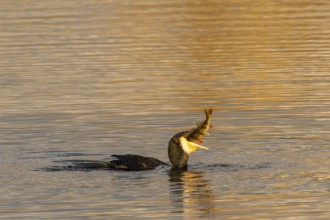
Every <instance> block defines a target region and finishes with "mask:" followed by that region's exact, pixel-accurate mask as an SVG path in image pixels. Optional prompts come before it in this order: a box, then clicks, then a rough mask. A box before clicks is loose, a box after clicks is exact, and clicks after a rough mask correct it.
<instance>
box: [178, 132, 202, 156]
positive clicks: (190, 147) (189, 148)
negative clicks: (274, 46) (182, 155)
mask: <svg viewBox="0 0 330 220" xmlns="http://www.w3.org/2000/svg"><path fill="white" fill-rule="evenodd" d="M180 144H181V146H182V149H183V150H184V151H185V152H186V153H187V154H191V153H192V152H195V151H196V150H198V149H205V150H208V148H207V147H204V146H201V145H199V144H196V143H193V142H190V141H188V140H187V139H186V138H185V137H183V136H181V137H180Z"/></svg>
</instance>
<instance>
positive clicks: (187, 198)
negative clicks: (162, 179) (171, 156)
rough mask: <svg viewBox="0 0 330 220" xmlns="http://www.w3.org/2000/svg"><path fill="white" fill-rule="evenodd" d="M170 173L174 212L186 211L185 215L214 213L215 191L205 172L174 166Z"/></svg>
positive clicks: (209, 214)
mask: <svg viewBox="0 0 330 220" xmlns="http://www.w3.org/2000/svg"><path fill="white" fill-rule="evenodd" d="M168 175H169V177H170V178H169V182H170V200H171V203H172V205H173V210H172V212H173V213H184V214H185V217H187V216H190V215H196V214H197V215H198V216H208V217H209V216H212V215H213V213H214V211H215V207H214V197H213V192H212V189H211V188H210V186H209V182H208V180H206V179H205V178H204V176H203V172H200V171H193V170H187V169H174V168H173V169H171V170H170V171H169V172H168Z"/></svg>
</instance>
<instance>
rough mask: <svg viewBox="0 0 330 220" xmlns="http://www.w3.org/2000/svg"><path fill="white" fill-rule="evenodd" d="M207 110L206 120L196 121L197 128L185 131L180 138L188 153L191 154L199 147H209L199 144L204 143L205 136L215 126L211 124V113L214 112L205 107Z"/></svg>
mask: <svg viewBox="0 0 330 220" xmlns="http://www.w3.org/2000/svg"><path fill="white" fill-rule="evenodd" d="M204 112H205V117H206V118H205V120H204V121H199V122H197V123H196V125H197V126H196V128H193V129H191V130H190V131H186V132H184V133H183V134H182V135H181V136H180V138H179V142H180V145H181V147H182V149H183V150H184V152H186V153H187V154H188V155H190V154H191V153H192V152H195V151H197V150H199V149H205V150H207V149H208V148H207V147H205V146H202V145H199V143H203V140H204V136H205V135H209V133H208V131H209V130H210V129H211V128H212V127H213V126H212V125H211V124H210V121H211V115H212V113H213V110H212V109H204Z"/></svg>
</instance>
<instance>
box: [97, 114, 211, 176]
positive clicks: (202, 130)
mask: <svg viewBox="0 0 330 220" xmlns="http://www.w3.org/2000/svg"><path fill="white" fill-rule="evenodd" d="M204 111H205V116H206V119H205V120H204V121H201V122H198V123H197V127H196V128H193V129H191V130H190V131H183V132H179V133H177V134H176V135H174V136H173V137H172V138H171V140H170V141H169V143H168V157H169V160H170V162H171V164H172V166H173V168H181V169H185V168H187V163H188V159H189V155H190V154H191V153H192V152H195V151H196V150H198V149H208V148H207V147H204V146H201V145H199V143H202V142H203V139H204V136H205V135H207V134H208V133H207V132H208V130H209V129H210V128H212V125H211V124H210V117H211V115H212V109H208V110H207V109H204ZM112 156H113V157H115V158H116V159H115V160H112V161H109V162H106V163H104V164H103V167H104V168H105V167H109V168H111V169H116V170H126V171H139V170H151V169H154V168H156V167H158V166H161V165H164V166H168V164H167V163H165V162H163V161H160V160H158V159H155V158H152V157H144V156H139V155H134V154H125V155H118V154H114V155H112Z"/></svg>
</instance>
